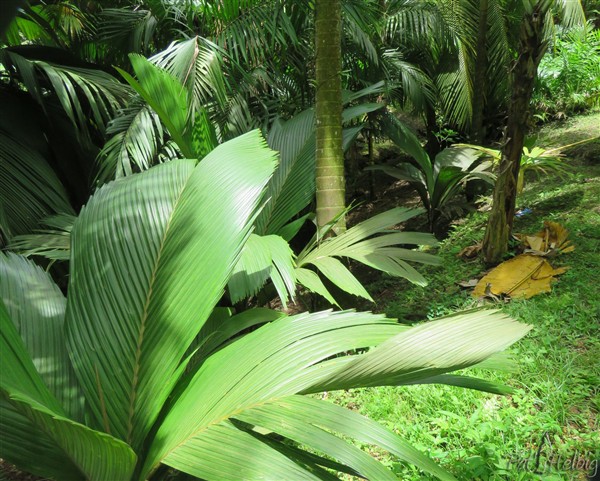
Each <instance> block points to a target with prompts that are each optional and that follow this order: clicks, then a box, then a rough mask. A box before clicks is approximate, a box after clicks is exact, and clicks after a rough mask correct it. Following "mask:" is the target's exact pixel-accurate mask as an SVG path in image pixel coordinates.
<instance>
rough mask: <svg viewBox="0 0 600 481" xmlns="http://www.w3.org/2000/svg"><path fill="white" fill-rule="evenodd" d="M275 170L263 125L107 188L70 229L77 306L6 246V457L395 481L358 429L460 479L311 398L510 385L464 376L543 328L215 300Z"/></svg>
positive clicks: (92, 475) (2, 295)
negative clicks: (298, 310) (291, 311)
mask: <svg viewBox="0 0 600 481" xmlns="http://www.w3.org/2000/svg"><path fill="white" fill-rule="evenodd" d="M275 167H276V154H275V153H274V152H273V151H271V150H269V149H268V148H267V147H266V145H265V143H264V141H263V140H262V138H261V137H260V134H259V133H258V132H251V133H249V134H247V135H244V136H242V137H239V138H236V139H234V140H232V141H230V142H228V143H225V144H223V145H221V146H219V147H217V148H216V149H215V150H213V151H212V152H211V153H210V154H208V155H207V156H206V157H205V158H204V159H203V160H202V161H201V162H198V161H195V160H183V159H180V160H173V161H171V162H168V163H165V164H163V165H159V166H155V167H152V168H151V169H149V170H147V171H146V172H143V173H139V174H134V175H131V176H128V177H125V178H122V179H119V180H116V181H113V182H110V183H108V184H106V185H105V186H103V187H101V188H100V189H99V190H98V191H97V192H96V193H95V194H94V196H93V197H92V198H91V199H90V200H89V202H88V203H87V205H86V206H85V207H84V209H83V210H82V212H81V214H80V215H79V216H78V218H77V220H76V221H75V224H74V226H73V228H72V231H71V233H72V234H71V235H72V242H71V244H72V248H71V255H70V278H69V288H68V296H67V298H65V296H64V295H63V293H62V292H61V291H60V290H59V289H58V288H57V286H56V285H55V284H54V282H53V281H52V279H51V278H50V276H49V275H48V274H47V273H46V272H44V271H43V270H42V269H40V268H39V267H38V266H36V265H35V264H34V263H33V262H31V261H29V260H27V259H25V258H23V257H21V256H18V255H16V254H12V253H9V254H0V301H1V302H0V326H1V330H0V333H1V334H0V343H1V345H0V356H1V359H2V366H3V369H2V372H1V374H0V392H1V393H2V399H1V401H0V426H1V428H2V433H3V441H4V442H3V443H1V444H0V456H1V457H2V458H3V459H5V460H8V461H9V462H11V463H14V464H16V465H17V466H19V467H20V468H21V469H24V470H26V471H28V472H31V473H33V474H36V475H39V476H44V477H49V478H52V479H59V480H83V479H88V480H105V481H115V480H118V481H126V480H146V479H152V480H160V479H165V478H167V477H169V479H186V476H187V475H192V476H194V477H197V478H202V479H206V480H212V479H240V478H241V479H259V478H262V477H265V476H269V477H273V478H276V479H323V480H330V479H335V476H334V475H333V474H332V471H334V472H343V473H348V474H351V475H356V476H360V477H364V478H367V479H373V480H384V479H390V480H392V479H395V476H394V475H393V473H391V472H390V471H388V470H387V468H385V467H384V466H383V465H381V464H380V463H378V462H377V461H376V460H374V459H373V458H372V457H370V456H369V455H368V454H366V453H364V452H363V451H361V450H360V449H359V448H357V447H356V446H354V445H353V444H349V443H347V441H346V440H345V439H342V438H341V437H340V436H343V437H344V438H346V439H356V440H358V441H361V442H365V443H369V444H375V445H378V446H380V447H382V448H383V449H385V450H387V451H389V452H391V453H393V454H394V455H395V456H397V457H399V458H400V459H402V460H404V461H407V462H409V463H412V464H415V465H417V466H419V467H420V468H421V469H423V470H425V471H427V472H429V473H432V474H433V475H435V476H436V477H438V478H440V479H446V480H452V479H454V478H453V477H452V476H451V475H450V474H449V473H447V472H446V471H444V470H442V469H441V468H439V467H438V466H436V465H435V463H433V462H432V461H431V460H430V459H429V458H427V457H426V456H425V455H423V454H422V453H420V452H419V451H417V450H415V449H414V448H412V447H410V446H409V445H407V444H406V443H405V442H404V441H403V440H402V439H401V438H400V437H399V436H397V435H396V434H393V433H392V432H390V431H387V430H385V429H384V428H382V427H381V426H379V425H378V424H377V423H375V422H373V421H370V420H368V419H366V418H364V417H362V416H360V415H358V414H356V413H353V412H351V411H347V410H345V409H343V408H341V407H338V406H335V405H333V404H330V403H328V402H326V401H322V400H317V399H314V398H308V397H304V396H302V395H303V394H308V393H316V392H321V391H324V390H335V389H346V388H352V387H359V386H376V385H398V384H414V383H419V382H425V383H431V382H438V383H446V384H454V385H460V386H466V387H472V388H476V389H483V390H488V391H491V392H505V391H506V390H505V389H504V388H503V387H501V386H497V385H495V384H493V383H488V382H486V381H483V380H478V379H474V378H469V377H465V376H454V375H451V374H448V372H450V371H452V370H455V369H458V368H464V367H468V366H470V365H474V364H477V363H480V362H482V361H484V360H486V359H487V358H489V357H490V356H491V355H493V354H494V353H495V352H497V351H499V350H501V349H504V348H505V347H507V346H508V345H510V344H511V343H513V342H515V341H516V340H517V339H519V338H520V337H522V336H523V335H524V334H525V333H526V332H527V331H528V329H529V327H528V326H526V325H523V324H520V323H517V322H515V321H513V320H511V319H510V318H508V317H507V316H506V315H504V314H501V313H499V312H493V311H487V312H484V311H476V312H470V313H465V314H462V315H458V316H452V317H449V318H445V319H441V320H438V321H434V322H430V323H426V324H423V325H421V326H417V327H406V326H402V325H399V324H397V323H396V322H394V321H392V320H389V319H386V318H385V317H383V316H381V315H373V314H370V313H356V312H353V311H344V312H336V313H333V312H330V311H326V312H320V313H315V314H300V315H296V316H285V315H283V314H281V313H278V312H275V311H271V310H268V309H252V310H248V311H245V312H242V313H240V314H234V313H233V311H232V310H231V309H230V308H226V307H216V304H217V303H218V302H220V300H221V298H222V295H223V290H224V288H225V286H226V285H227V283H228V280H229V278H230V275H231V273H232V271H233V269H234V267H235V266H236V264H237V263H238V260H239V256H240V253H241V251H242V250H243V248H244V245H245V244H246V243H247V241H248V239H249V236H250V234H251V231H252V226H253V223H254V221H255V219H256V216H257V214H258V213H259V211H260V208H261V205H262V204H263V199H264V197H263V196H264V193H265V186H266V185H267V183H268V182H269V178H270V177H271V175H272V174H273V171H274V169H275ZM215 218H217V219H221V221H220V222H219V223H218V224H215V223H214V219H215ZM349 232H350V231H349ZM65 333H66V335H65ZM357 349H359V351H356V350H357ZM364 349H368V350H367V352H365V353H363V354H356V352H360V351H363V350H364Z"/></svg>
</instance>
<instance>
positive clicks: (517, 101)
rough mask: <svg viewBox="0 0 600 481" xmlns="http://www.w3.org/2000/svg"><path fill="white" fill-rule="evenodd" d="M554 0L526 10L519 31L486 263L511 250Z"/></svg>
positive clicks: (485, 249) (485, 244)
mask: <svg viewBox="0 0 600 481" xmlns="http://www.w3.org/2000/svg"><path fill="white" fill-rule="evenodd" d="M550 3H551V2H548V1H545V0H540V1H538V2H537V3H536V5H535V7H534V9H533V12H532V13H530V14H526V15H525V17H524V18H523V20H522V22H521V29H520V34H519V56H518V58H517V60H516V62H515V65H514V67H513V70H512V77H511V90H512V92H511V100H510V106H509V109H508V119H507V124H506V130H505V133H504V144H503V147H502V156H501V160H500V169H499V174H498V180H497V181H496V185H495V187H494V200H493V205H492V211H491V213H490V217H489V219H488V224H487V228H486V231H485V237H484V240H483V256H484V261H485V262H486V264H497V263H498V262H500V261H501V260H502V257H503V256H504V254H506V252H507V250H508V239H509V236H510V234H511V232H512V226H513V219H514V215H515V203H516V198H517V178H518V176H519V169H520V166H521V154H522V153H523V143H524V140H525V131H526V129H527V122H528V120H529V102H530V100H531V94H532V92H533V86H534V81H535V76H536V75H537V68H538V65H539V63H540V60H541V59H542V56H543V55H544V52H545V50H546V43H545V42H544V35H543V30H544V20H545V16H546V13H547V12H548V8H549V6H550Z"/></svg>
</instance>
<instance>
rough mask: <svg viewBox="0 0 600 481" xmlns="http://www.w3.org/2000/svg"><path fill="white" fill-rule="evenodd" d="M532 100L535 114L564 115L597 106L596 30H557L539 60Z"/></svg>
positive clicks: (599, 64) (599, 56)
mask: <svg viewBox="0 0 600 481" xmlns="http://www.w3.org/2000/svg"><path fill="white" fill-rule="evenodd" d="M532 102H533V104H534V105H535V110H536V117H544V118H547V117H565V116H567V115H570V114H571V113H573V112H576V111H581V110H586V109H589V108H593V107H597V106H600V30H594V29H593V28H592V26H591V25H590V24H586V25H584V26H582V27H577V28H574V29H569V30H567V31H566V32H561V33H559V34H558V35H557V36H556V38H555V39H554V42H553V44H552V46H551V48H550V49H548V52H547V53H546V55H544V57H543V58H542V60H541V62H540V67H539V73H538V78H537V81H536V85H535V89H534V91H533V97H532Z"/></svg>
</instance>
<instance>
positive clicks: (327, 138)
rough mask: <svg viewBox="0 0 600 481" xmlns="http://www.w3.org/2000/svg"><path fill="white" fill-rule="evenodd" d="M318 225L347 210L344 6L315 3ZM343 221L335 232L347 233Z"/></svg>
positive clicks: (326, 0)
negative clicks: (342, 46)
mask: <svg viewBox="0 0 600 481" xmlns="http://www.w3.org/2000/svg"><path fill="white" fill-rule="evenodd" d="M315 14H316V20H315V30H316V32H315V47H316V85H317V92H316V122H317V135H316V144H317V150H316V186H317V225H318V226H319V227H321V226H323V225H325V224H327V223H328V222H330V221H331V220H332V219H334V218H335V217H336V216H337V215H338V214H340V212H341V211H342V210H343V209H344V208H345V206H346V199H345V182H344V154H343V150H342V79H341V71H342V55H341V30H342V19H341V2H340V0H316V1H315ZM345 228H346V223H345V219H343V218H342V219H340V221H339V222H338V223H337V225H336V228H335V231H336V232H340V231H343V230H345Z"/></svg>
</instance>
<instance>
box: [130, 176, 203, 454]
mask: <svg viewBox="0 0 600 481" xmlns="http://www.w3.org/2000/svg"><path fill="white" fill-rule="evenodd" d="M193 172H194V171H193V169H192V171H191V172H190V176H191V175H192V173H193ZM190 176H188V178H187V180H186V182H185V183H184V184H183V185H182V187H181V190H180V191H179V194H178V195H177V198H176V199H175V202H174V203H173V209H172V210H171V213H170V216H169V219H168V220H167V224H166V226H165V231H164V233H163V236H162V239H161V241H160V246H159V248H158V255H157V256H156V261H155V262H154V266H153V268H152V274H151V276H150V285H149V287H148V293H147V295H146V302H145V303H144V311H143V312H142V318H141V325H140V330H139V333H138V339H137V346H136V352H135V360H134V366H133V376H132V380H131V391H130V393H129V411H128V415H127V436H126V439H127V442H128V443H129V444H131V438H132V435H133V416H134V414H135V401H136V398H137V387H138V384H139V371H140V359H141V356H142V344H143V342H144V334H145V331H146V322H147V320H148V308H149V307H150V301H151V299H152V293H153V291H154V283H155V282H156V273H157V271H158V266H159V264H160V260H161V257H162V253H163V251H164V246H165V242H166V240H167V236H168V234H169V229H170V228H171V222H172V220H173V217H174V213H175V210H176V209H177V206H178V205H179V201H180V200H181V196H182V195H183V191H184V190H185V187H186V185H187V181H188V180H189V178H190Z"/></svg>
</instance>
